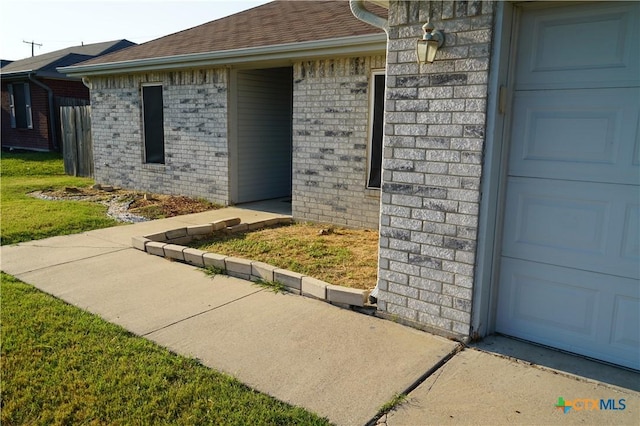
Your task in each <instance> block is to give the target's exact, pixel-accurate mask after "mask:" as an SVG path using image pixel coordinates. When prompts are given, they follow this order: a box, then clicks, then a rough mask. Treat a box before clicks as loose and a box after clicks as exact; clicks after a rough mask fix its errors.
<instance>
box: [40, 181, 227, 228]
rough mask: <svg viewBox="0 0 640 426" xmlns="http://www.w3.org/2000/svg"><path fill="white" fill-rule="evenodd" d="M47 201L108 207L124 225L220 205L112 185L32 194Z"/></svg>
mask: <svg viewBox="0 0 640 426" xmlns="http://www.w3.org/2000/svg"><path fill="white" fill-rule="evenodd" d="M30 195H31V196H33V197H37V198H41V199H45V200H75V201H88V202H95V203H101V204H104V205H106V206H107V207H108V211H107V214H108V215H109V216H111V217H113V218H114V219H116V220H119V221H121V222H143V221H146V220H152V219H162V218H166V217H173V216H179V215H183V214H189V213H200V212H203V211H207V210H213V209H217V208H220V207H221V206H219V205H216V204H214V203H211V202H209V201H207V200H203V199H194V198H190V197H185V196H182V195H162V194H152V193H147V192H140V191H129V190H124V189H120V188H113V187H111V186H101V185H94V186H93V187H87V188H82V187H67V188H64V189H56V190H43V191H36V192H32V193H31V194H30Z"/></svg>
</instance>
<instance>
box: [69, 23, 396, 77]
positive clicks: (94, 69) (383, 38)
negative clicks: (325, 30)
mask: <svg viewBox="0 0 640 426" xmlns="http://www.w3.org/2000/svg"><path fill="white" fill-rule="evenodd" d="M386 48H387V35H386V34H385V33H378V34H367V35H363V36H351V37H340V38H332V39H326V40H314V41H307V42H300V43H286V44H277V45H269V46H261V47H250V48H243V49H231V50H219V51H215V52H205V53H192V54H186V55H175V56H164V57H158V58H147V59H136V60H132V61H120V62H106V63H103V64H95V65H73V66H69V67H60V68H57V70H58V72H61V73H64V74H66V75H68V76H70V77H88V76H99V75H109V74H123V73H132V72H145V71H160V70H163V71H166V70H172V69H180V68H197V67H205V66H227V65H236V64H246V63H250V62H266V61H284V60H295V59H311V58H320V57H331V56H350V55H363V54H366V55H370V54H380V53H386Z"/></svg>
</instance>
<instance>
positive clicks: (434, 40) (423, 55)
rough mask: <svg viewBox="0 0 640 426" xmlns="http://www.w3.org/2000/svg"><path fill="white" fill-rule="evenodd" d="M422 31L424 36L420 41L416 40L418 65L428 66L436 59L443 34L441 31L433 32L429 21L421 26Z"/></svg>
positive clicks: (442, 40) (442, 41)
mask: <svg viewBox="0 0 640 426" xmlns="http://www.w3.org/2000/svg"><path fill="white" fill-rule="evenodd" d="M422 30H423V31H424V35H423V36H422V39H418V41H417V44H416V52H417V54H418V63H419V64H427V63H429V64H430V63H432V62H433V61H434V59H435V58H436V52H437V51H438V48H440V47H442V45H443V44H444V33H443V32H442V31H441V30H434V29H433V26H432V25H431V24H429V21H427V23H426V24H424V25H423V26H422Z"/></svg>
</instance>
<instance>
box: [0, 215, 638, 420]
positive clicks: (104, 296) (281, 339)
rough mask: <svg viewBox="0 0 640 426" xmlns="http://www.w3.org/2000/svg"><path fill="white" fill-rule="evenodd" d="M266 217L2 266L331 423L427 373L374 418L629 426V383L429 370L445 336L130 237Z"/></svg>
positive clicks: (517, 369)
mask: <svg viewBox="0 0 640 426" xmlns="http://www.w3.org/2000/svg"><path fill="white" fill-rule="evenodd" d="M275 216H277V215H276V214H274V213H267V212H260V211H254V210H247V209H239V208H227V209H222V210H218V211H211V212H205V213H198V214H194V215H187V216H181V217H176V218H171V219H163V220H159V221H153V222H145V223H140V224H136V225H127V226H120V227H115V228H108V229H102V230H96V231H91V232H86V233H83V234H78V235H71V236H63V237H55V238H49V239H46V240H39V241H32V242H28V243H22V244H19V245H15V246H3V247H2V248H1V254H2V270H3V271H4V272H6V273H9V274H12V275H14V276H16V277H17V278H19V279H21V280H23V281H25V282H27V283H29V284H32V285H34V286H36V287H37V288H39V289H41V290H43V291H45V292H47V293H50V294H53V295H54V296H56V297H59V298H61V299H63V300H65V301H67V302H69V303H72V304H74V305H77V306H79V307H81V308H83V309H86V310H87V311H90V312H93V313H95V314H97V315H100V316H101V317H103V318H104V319H106V320H108V321H110V322H113V323H116V324H119V325H121V326H123V327H125V328H126V329H128V330H130V331H132V332H133V333H136V334H138V335H140V336H144V337H146V338H148V339H151V340H153V341H155V342H157V343H158V344H160V345H162V346H165V347H168V348H170V349H171V350H173V351H175V352H177V353H180V354H184V355H188V356H192V357H196V358H198V359H200V360H201V362H202V363H203V364H205V365H207V366H210V367H212V368H215V369H216V370H219V371H223V372H226V373H229V374H231V375H233V376H235V377H237V378H238V379H239V380H240V381H242V382H244V383H246V384H247V385H249V386H251V387H253V388H255V389H257V390H260V391H262V392H266V393H268V394H270V395H272V396H274V397H276V398H278V399H280V400H283V401H286V402H289V403H291V404H294V405H299V406H302V407H305V408H307V409H309V410H311V411H314V412H316V413H318V414H320V415H321V416H326V417H327V418H329V419H330V420H331V421H332V422H334V423H336V424H345V425H347V424H348V425H351V424H353V425H361V424H365V423H367V422H368V421H369V420H371V419H372V418H373V417H374V416H375V415H376V413H377V411H378V409H379V408H380V406H382V405H383V404H384V403H386V402H388V401H389V400H390V399H391V398H392V397H393V396H394V395H396V394H399V393H402V392H404V391H405V390H407V389H408V388H410V387H412V388H413V387H415V384H416V383H417V381H418V380H419V379H421V378H424V376H426V375H429V373H432V372H433V374H431V375H430V376H429V377H428V378H427V380H426V381H425V382H424V383H422V384H421V385H420V386H418V387H417V388H416V389H415V390H414V391H412V392H411V393H410V394H409V396H408V397H407V403H405V404H403V405H402V406H400V407H399V408H398V409H397V410H395V411H393V412H391V413H389V414H388V415H387V416H385V417H383V418H382V419H380V421H381V422H386V424H389V425H402V424H411V425H418V424H442V423H475V424H481V423H491V424H494V423H501V422H502V423H548V422H562V423H566V422H572V421H576V422H587V423H599V424H604V423H607V422H609V423H612V424H613V423H616V424H627V423H628V424H638V419H639V411H638V405H639V404H640V394H638V392H635V391H632V390H628V389H624V388H620V387H610V386H607V385H604V384H602V383H599V382H594V381H586V380H581V379H577V378H573V377H569V376H565V375H561V374H556V373H553V372H552V371H550V370H546V369H541V368H538V367H534V366H531V365H528V364H523V363H518V362H516V361H513V360H511V359H509V358H506V357H499V356H496V355H491V354H488V353H485V352H482V351H479V350H477V349H465V350H464V351H462V352H460V353H459V354H457V355H455V356H453V358H452V359H451V360H449V361H448V362H447V363H446V364H444V366H443V367H441V368H439V369H437V370H436V368H435V367H436V366H438V365H439V364H441V363H442V361H443V360H446V359H448V358H449V357H450V356H451V355H452V354H453V353H455V352H457V351H458V350H459V349H460V345H459V344H458V343H456V342H453V341H450V340H447V339H444V338H441V337H438V336H433V335H430V334H428V333H424V332H420V331H417V330H414V329H411V328H408V327H404V326H401V325H399V324H396V323H393V322H391V321H385V320H381V319H378V318H374V317H371V316H367V315H364V314H358V313H355V312H352V311H349V310H345V309H341V308H338V307H335V306H332V305H329V304H327V303H324V302H320V301H317V300H312V299H308V298H305V297H302V296H296V295H291V294H274V293H272V292H270V291H268V290H264V289H262V288H260V287H256V286H254V285H252V284H251V283H249V282H246V281H243V280H239V279H236V278H232V277H227V276H216V277H215V278H213V279H211V278H209V277H207V276H205V275H204V274H203V273H202V272H201V271H199V270H198V269H197V268H195V267H192V266H189V265H186V264H182V263H177V262H170V261H167V260H165V259H162V258H159V257H157V256H150V255H147V254H145V253H143V252H141V251H139V250H135V249H133V248H131V247H130V240H131V237H132V236H139V235H143V234H148V233H154V232H160V231H164V230H166V229H171V228H176V227H180V226H188V225H197V224H203V223H207V222H211V221H215V220H219V219H223V218H228V217H240V218H241V219H242V220H243V222H247V223H251V222H256V221H259V220H264V219H269V218H271V217H275ZM628 374H631V375H633V374H634V373H628ZM631 377H632V379H631V381H632V382H634V381H635V380H637V375H636V376H631ZM552 379H553V380H552ZM631 387H632V386H631ZM559 396H563V397H564V398H565V399H566V400H571V399H573V398H606V399H609V398H614V399H616V401H617V400H619V399H621V398H623V399H625V400H626V409H625V410H622V411H618V412H606V411H600V412H598V413H595V412H594V413H590V412H589V413H587V412H576V413H569V414H566V415H564V414H563V413H561V412H560V411H559V410H557V409H556V408H555V407H554V404H555V403H556V401H557V398H558V397H559ZM542 415H545V416H546V417H545V416H543V417H539V416H542ZM596 415H597V416H598V417H596ZM592 420H593V421H592Z"/></svg>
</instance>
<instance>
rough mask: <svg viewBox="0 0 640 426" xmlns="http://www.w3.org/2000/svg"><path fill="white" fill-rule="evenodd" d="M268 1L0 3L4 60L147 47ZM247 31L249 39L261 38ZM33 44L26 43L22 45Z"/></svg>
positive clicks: (1, 0) (17, 0) (11, 0)
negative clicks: (124, 44) (121, 44)
mask: <svg viewBox="0 0 640 426" xmlns="http://www.w3.org/2000/svg"><path fill="white" fill-rule="evenodd" d="M264 3H268V0H183V1H168V0H167V1H165V0H127V1H122V0H71V1H60V0H40V1H32V0H0V59H9V60H18V59H24V58H28V57H30V56H31V47H32V45H31V42H32V41H33V42H35V43H38V44H41V45H42V46H37V45H34V54H35V55H41V54H43V53H48V52H53V51H55V50H60V49H64V48H67V47H71V46H78V45H80V44H82V43H84V44H90V43H99V42H103V41H111V40H119V39H127V40H130V41H133V42H135V43H144V42H146V41H149V40H153V39H156V38H159V37H162V36H165V35H168V34H172V33H175V32H178V31H182V30H186V29H187V28H192V27H195V26H196V25H200V24H204V23H205V22H209V21H213V20H215V19H219V18H222V17H225V16H229V15H232V14H234V13H237V12H240V11H243V10H247V9H251V8H253V7H255V6H259V5H261V4H264ZM259 34H260V29H259V28H247V37H256V36H259ZM25 41H26V42H29V43H24V42H25Z"/></svg>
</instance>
